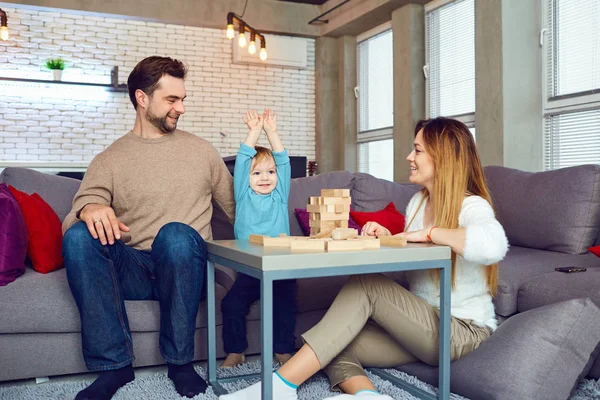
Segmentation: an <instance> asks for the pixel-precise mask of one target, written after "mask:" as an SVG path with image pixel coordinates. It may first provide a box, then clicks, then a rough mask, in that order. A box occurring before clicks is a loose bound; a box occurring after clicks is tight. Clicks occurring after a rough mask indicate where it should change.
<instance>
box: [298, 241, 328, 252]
mask: <svg viewBox="0 0 600 400" xmlns="http://www.w3.org/2000/svg"><path fill="white" fill-rule="evenodd" d="M290 248H291V250H292V251H294V250H313V251H325V240H320V239H309V240H292V241H291V242H290Z"/></svg>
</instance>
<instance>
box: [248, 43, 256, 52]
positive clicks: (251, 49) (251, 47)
mask: <svg viewBox="0 0 600 400" xmlns="http://www.w3.org/2000/svg"><path fill="white" fill-rule="evenodd" d="M248 53H250V54H252V55H254V53H256V42H255V41H254V40H252V41H250V44H249V45H248Z"/></svg>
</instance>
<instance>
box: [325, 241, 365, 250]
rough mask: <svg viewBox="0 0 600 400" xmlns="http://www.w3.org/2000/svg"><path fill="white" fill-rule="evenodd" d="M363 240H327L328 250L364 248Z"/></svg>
mask: <svg viewBox="0 0 600 400" xmlns="http://www.w3.org/2000/svg"><path fill="white" fill-rule="evenodd" d="M365 243H366V242H365V241H363V240H332V241H330V242H327V251H357V250H364V248H365Z"/></svg>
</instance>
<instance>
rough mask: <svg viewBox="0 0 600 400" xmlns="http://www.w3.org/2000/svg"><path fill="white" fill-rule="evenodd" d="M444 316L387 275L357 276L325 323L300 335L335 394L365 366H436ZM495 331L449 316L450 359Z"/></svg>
mask: <svg viewBox="0 0 600 400" xmlns="http://www.w3.org/2000/svg"><path fill="white" fill-rule="evenodd" d="M439 325H440V311H439V309H437V308H436V307H433V306H432V305H430V304H429V303H427V302H426V301H425V300H423V299H421V298H420V297H418V296H416V295H414V294H412V293H411V292H409V291H408V290H406V289H405V288H403V287H402V286H400V285H399V284H397V283H396V282H394V281H393V280H392V279H390V278H388V277H386V276H385V275H380V274H372V275H353V276H351V277H350V279H348V282H346V284H345V285H344V287H342V290H341V291H340V293H339V294H338V295H337V297H336V298H335V300H334V302H333V304H332V305H331V307H330V308H329V310H328V311H327V313H326V314H325V316H324V317H323V319H322V320H321V321H320V322H319V323H318V324H317V325H315V326H314V327H313V328H312V329H310V330H309V331H308V332H306V333H305V334H304V335H302V338H303V339H304V341H305V342H306V343H307V344H308V345H309V346H310V347H311V348H312V349H313V351H314V352H315V354H316V355H317V358H318V359H319V363H320V364H321V368H323V370H324V372H325V373H326V374H327V376H328V377H329V381H330V382H331V387H332V389H336V388H337V386H338V385H339V384H340V383H341V382H344V381H345V380H347V379H349V378H352V377H353V376H357V375H364V376H366V373H365V371H364V370H363V367H384V368H389V367H397V366H399V365H402V364H406V363H410V362H413V361H417V360H420V361H423V362H425V363H427V364H429V365H433V366H436V365H437V364H438V354H439V348H438V346H439V342H438V335H439ZM490 333H491V331H490V329H489V328H486V327H481V326H478V325H476V324H474V323H473V322H472V321H470V320H462V319H458V318H454V317H451V323H450V334H451V339H450V342H451V348H450V358H451V359H452V360H456V359H458V358H460V357H462V356H464V355H466V354H468V353H470V352H471V351H473V350H474V349H476V348H477V347H478V346H479V344H480V343H481V342H483V341H484V340H485V339H487V338H488V337H489V335H490Z"/></svg>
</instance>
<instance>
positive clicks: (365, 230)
mask: <svg viewBox="0 0 600 400" xmlns="http://www.w3.org/2000/svg"><path fill="white" fill-rule="evenodd" d="M360 234H361V235H362V236H378V237H379V236H391V235H392V233H391V232H390V231H389V230H388V229H387V228H386V227H385V226H382V225H379V224H378V223H377V222H367V223H366V224H365V225H364V226H363V227H362V230H361V232H360Z"/></svg>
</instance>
